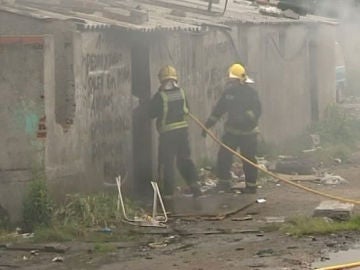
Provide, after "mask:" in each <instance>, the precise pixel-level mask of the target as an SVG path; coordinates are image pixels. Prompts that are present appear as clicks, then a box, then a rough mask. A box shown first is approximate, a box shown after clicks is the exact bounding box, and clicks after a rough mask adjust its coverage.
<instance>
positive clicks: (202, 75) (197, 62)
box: [150, 31, 233, 162]
mask: <svg viewBox="0 0 360 270" xmlns="http://www.w3.org/2000/svg"><path fill="white" fill-rule="evenodd" d="M151 45H152V46H151V50H150V63H151V70H150V72H151V79H152V80H151V83H152V90H153V92H156V91H157V89H158V87H159V82H158V78H157V74H158V72H159V69H160V68H161V67H162V66H164V65H168V64H170V65H173V66H175V67H176V69H177V71H178V75H179V84H180V86H181V87H183V88H184V90H185V91H186V93H187V98H188V102H189V106H190V109H191V111H192V113H194V114H195V115H196V116H198V117H199V118H200V119H201V120H204V119H206V117H208V115H209V114H210V112H211V109H212V107H213V105H214V104H215V101H216V100H217V99H218V98H219V96H220V95H221V93H222V91H223V85H224V83H225V80H224V79H225V74H226V71H227V68H228V66H229V64H230V63H232V61H233V60H232V59H233V57H232V55H231V54H229V51H231V49H232V48H231V45H230V43H229V41H228V40H227V38H226V36H225V35H224V34H223V33H221V32H218V31H209V32H207V33H204V34H191V33H181V32H179V33H176V32H175V33H167V34H165V35H159V36H158V37H156V39H154V41H153V42H152V43H151ZM189 122H190V128H189V134H190V139H191V144H192V152H193V156H194V158H195V159H196V160H198V161H199V162H202V160H203V159H206V158H207V157H210V158H212V157H211V155H213V154H214V153H215V152H214V151H216V149H217V145H215V144H214V143H213V141H211V140H210V139H207V140H204V139H203V138H202V137H201V136H200V134H201V130H200V129H199V127H198V126H197V125H195V124H194V122H192V121H191V120H190V121H189ZM214 130H215V131H216V132H217V133H218V134H220V133H221V130H222V126H221V125H218V126H217V127H216V128H215V129H214ZM154 138H155V139H157V136H154ZM154 145H156V140H154ZM154 149H155V151H154V153H156V147H155V148H154ZM154 160H155V161H156V159H154Z"/></svg>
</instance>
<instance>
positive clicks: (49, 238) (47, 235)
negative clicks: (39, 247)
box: [33, 226, 84, 242]
mask: <svg viewBox="0 0 360 270" xmlns="http://www.w3.org/2000/svg"><path fill="white" fill-rule="evenodd" d="M83 236H84V230H83V229H79V228H76V227H74V226H61V227H58V226H50V227H38V228H36V229H35V230H34V238H33V241H34V242H68V241H71V240H73V239H79V238H81V237H83Z"/></svg>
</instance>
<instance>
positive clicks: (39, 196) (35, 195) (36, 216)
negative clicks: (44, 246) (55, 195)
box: [23, 174, 53, 231]
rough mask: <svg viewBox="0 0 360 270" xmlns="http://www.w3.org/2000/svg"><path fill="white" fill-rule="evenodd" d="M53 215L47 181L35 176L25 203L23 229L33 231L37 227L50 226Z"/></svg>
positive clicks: (40, 176) (37, 175)
mask: <svg viewBox="0 0 360 270" xmlns="http://www.w3.org/2000/svg"><path fill="white" fill-rule="evenodd" d="M52 213H53V203H52V201H51V199H50V196H49V193H48V190H47V186H46V182H45V179H44V177H43V176H42V175H39V174H35V177H34V179H33V180H32V181H31V182H30V184H29V186H28V190H27V192H26V195H25V198H24V201H23V229H24V230H25V231H32V230H33V229H34V228H35V227H36V226H48V225H50V223H51V218H52Z"/></svg>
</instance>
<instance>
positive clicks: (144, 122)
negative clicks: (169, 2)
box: [131, 40, 152, 197]
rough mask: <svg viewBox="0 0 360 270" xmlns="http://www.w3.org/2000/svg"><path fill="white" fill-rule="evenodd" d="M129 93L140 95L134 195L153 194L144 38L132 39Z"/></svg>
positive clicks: (135, 133) (135, 115)
mask: <svg viewBox="0 0 360 270" xmlns="http://www.w3.org/2000/svg"><path fill="white" fill-rule="evenodd" d="M131 65H132V68H131V71H132V72H131V74H132V94H133V95H134V96H136V97H137V98H139V105H138V107H136V108H135V109H134V111H133V156H134V180H135V183H134V184H135V185H134V188H135V194H134V195H135V196H141V197H143V196H150V195H151V194H152V189H151V184H150V181H151V180H152V145H151V144H152V136H151V121H150V119H149V116H148V104H149V100H150V98H151V81H150V64H149V47H148V46H147V43H146V42H145V41H144V40H137V41H134V42H133V45H132V51H131Z"/></svg>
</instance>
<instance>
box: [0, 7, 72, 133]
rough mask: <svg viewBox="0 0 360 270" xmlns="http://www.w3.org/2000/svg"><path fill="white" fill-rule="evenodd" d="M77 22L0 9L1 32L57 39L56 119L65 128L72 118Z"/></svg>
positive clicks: (55, 41) (1, 33)
mask: <svg viewBox="0 0 360 270" xmlns="http://www.w3.org/2000/svg"><path fill="white" fill-rule="evenodd" d="M75 30H76V27H75V24H74V23H72V22H67V21H57V20H53V21H46V20H40V19H35V18H32V17H26V16H21V15H17V14H12V13H8V12H4V11H0V35H46V34H49V35H52V36H53V39H54V43H55V47H54V49H55V70H54V71H55V89H56V99H55V110H56V115H55V116H56V119H55V120H56V122H57V123H59V124H60V125H61V126H62V127H63V128H64V130H65V131H66V130H67V128H68V127H69V125H71V124H72V122H73V117H74V112H75V107H74V75H73V67H72V51H73V48H72V31H75Z"/></svg>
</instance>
